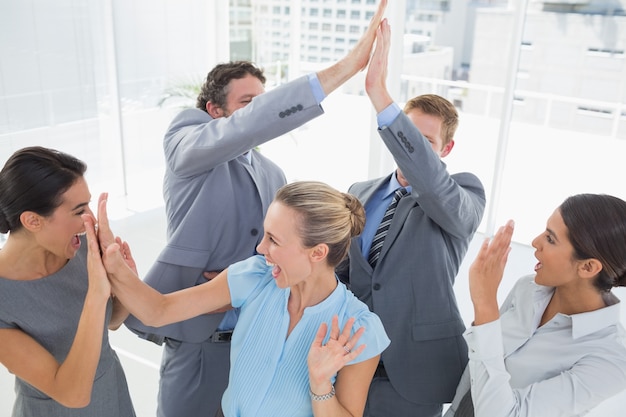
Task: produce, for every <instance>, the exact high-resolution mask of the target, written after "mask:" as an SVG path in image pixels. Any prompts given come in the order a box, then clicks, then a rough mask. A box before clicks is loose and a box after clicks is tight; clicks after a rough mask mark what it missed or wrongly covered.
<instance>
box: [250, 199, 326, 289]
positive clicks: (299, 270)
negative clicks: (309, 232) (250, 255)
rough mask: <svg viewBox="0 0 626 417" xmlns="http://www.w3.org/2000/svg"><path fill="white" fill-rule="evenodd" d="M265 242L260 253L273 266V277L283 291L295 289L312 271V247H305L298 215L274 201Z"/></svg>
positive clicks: (265, 232) (259, 248)
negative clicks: (299, 233)
mask: <svg viewBox="0 0 626 417" xmlns="http://www.w3.org/2000/svg"><path fill="white" fill-rule="evenodd" d="M263 227H264V229H265V231H264V235H263V240H262V241H261V243H259V245H258V246H257V251H258V252H259V253H260V254H262V255H264V256H265V260H266V262H267V263H268V265H272V266H273V269H272V276H273V277H274V279H275V280H276V285H277V286H278V287H279V288H287V287H293V286H294V285H296V284H298V283H301V282H303V281H304V280H305V279H306V278H307V277H308V276H309V275H311V272H312V270H313V269H312V263H311V255H312V253H313V250H314V249H312V248H305V247H304V246H303V244H302V239H301V238H300V236H299V235H298V234H297V231H298V213H297V212H296V211H295V210H294V209H292V208H290V207H287V206H285V205H284V204H281V203H279V202H276V201H275V202H273V203H272V204H271V205H270V207H269V209H268V210H267V214H266V216H265V221H264V223H263Z"/></svg>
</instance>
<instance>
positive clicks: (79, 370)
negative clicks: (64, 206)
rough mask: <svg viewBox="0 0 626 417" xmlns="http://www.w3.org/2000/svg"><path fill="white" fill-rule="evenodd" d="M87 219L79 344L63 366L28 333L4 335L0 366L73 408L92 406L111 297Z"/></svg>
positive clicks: (10, 331)
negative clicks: (85, 285)
mask: <svg viewBox="0 0 626 417" xmlns="http://www.w3.org/2000/svg"><path fill="white" fill-rule="evenodd" d="M83 219H84V220H85V227H86V229H87V242H88V256H87V271H88V275H89V287H88V290H87V295H86V297H85V303H84V305H83V310H82V313H81V316H80V319H79V321H78V327H77V329H76V335H75V337H74V341H73V343H72V346H71V347H70V350H69V352H68V354H67V357H66V358H65V360H64V361H63V363H59V362H57V360H56V359H55V357H54V356H53V355H52V354H51V353H50V352H49V351H48V350H46V349H45V348H44V347H43V346H42V345H40V344H39V343H38V342H37V341H36V340H35V339H33V338H32V337H31V336H29V335H28V334H26V333H24V332H23V331H21V330H18V329H2V330H0V341H1V342H0V362H2V363H3V364H4V366H6V367H7V369H8V370H9V372H11V373H12V374H14V375H16V376H17V377H19V378H21V379H23V380H24V381H26V382H28V383H29V384H31V385H32V386H34V387H35V388H37V389H39V390H40V391H42V392H44V393H45V394H46V395H48V396H50V397H51V398H52V399H54V400H55V401H57V402H58V403H60V404H62V405H64V406H65V407H68V408H81V407H86V406H87V405H89V402H90V401H91V391H92V388H93V382H94V378H95V374H96V369H97V367H98V362H99V360H100V353H101V352H100V351H101V348H102V335H103V329H104V322H105V316H106V305H107V301H108V300H109V296H110V293H111V287H110V285H109V282H108V280H107V279H106V272H105V270H104V267H103V266H102V262H101V261H100V254H99V246H98V241H97V238H96V236H95V234H94V232H93V219H92V218H91V216H89V215H84V216H83Z"/></svg>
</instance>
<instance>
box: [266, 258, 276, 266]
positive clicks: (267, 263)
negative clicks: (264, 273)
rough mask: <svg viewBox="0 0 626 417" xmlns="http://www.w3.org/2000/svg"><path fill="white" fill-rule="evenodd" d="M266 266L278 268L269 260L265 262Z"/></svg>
mask: <svg viewBox="0 0 626 417" xmlns="http://www.w3.org/2000/svg"><path fill="white" fill-rule="evenodd" d="M265 265H267V266H276V264H275V263H272V262H270V261H268V260H267V259H266V260H265Z"/></svg>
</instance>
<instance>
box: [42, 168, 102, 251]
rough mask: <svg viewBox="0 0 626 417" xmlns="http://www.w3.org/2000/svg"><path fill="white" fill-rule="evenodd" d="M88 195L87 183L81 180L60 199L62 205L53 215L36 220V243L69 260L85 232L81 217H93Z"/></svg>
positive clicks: (78, 247)
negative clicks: (90, 215) (86, 214)
mask: <svg viewBox="0 0 626 417" xmlns="http://www.w3.org/2000/svg"><path fill="white" fill-rule="evenodd" d="M90 199H91V194H90V193H89V188H88V187H87V182H86V181H85V179H84V178H82V177H80V178H78V179H77V180H76V182H74V184H73V185H72V186H71V187H70V188H69V189H68V190H67V191H66V192H65V193H63V194H62V196H61V205H60V206H59V207H57V208H56V209H55V210H54V212H53V213H52V215H50V216H48V217H39V218H38V221H39V222H40V224H39V226H38V230H37V234H36V236H37V240H38V242H39V244H40V245H41V246H43V247H44V248H45V249H46V250H47V251H49V252H51V253H52V254H54V255H56V256H58V257H60V258H64V259H71V258H73V257H74V256H75V255H76V252H78V249H80V240H79V235H80V234H82V233H84V232H85V226H84V223H83V219H82V218H81V215H82V214H84V213H88V214H92V215H93V213H92V212H91V210H90V209H89V200H90Z"/></svg>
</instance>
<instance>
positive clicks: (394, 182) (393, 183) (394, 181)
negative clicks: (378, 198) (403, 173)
mask: <svg viewBox="0 0 626 417" xmlns="http://www.w3.org/2000/svg"><path fill="white" fill-rule="evenodd" d="M398 188H403V187H402V185H400V183H399V182H398V178H396V171H394V172H393V174H391V178H390V179H389V182H388V183H387V187H386V188H385V192H384V193H383V199H385V198H387V197H389V196H390V195H393V193H395V192H396V190H397V189H398ZM404 188H406V190H407V191H408V192H409V193H410V192H411V186H410V185H409V186H407V187H404Z"/></svg>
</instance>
